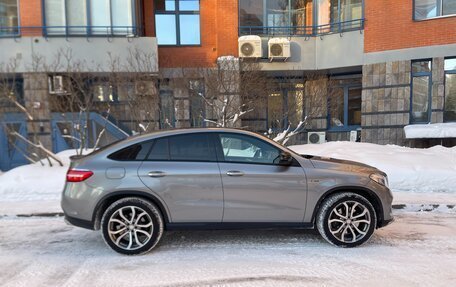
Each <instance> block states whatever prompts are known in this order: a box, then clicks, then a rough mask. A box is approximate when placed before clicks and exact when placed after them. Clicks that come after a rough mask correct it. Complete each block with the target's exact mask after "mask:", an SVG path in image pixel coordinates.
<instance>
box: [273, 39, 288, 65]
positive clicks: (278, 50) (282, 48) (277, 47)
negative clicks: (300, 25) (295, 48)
mask: <svg viewBox="0 0 456 287" xmlns="http://www.w3.org/2000/svg"><path fill="white" fill-rule="evenodd" d="M268 51H269V53H268V55H269V59H270V60H271V61H272V60H274V59H283V60H284V61H286V60H287V59H288V58H290V55H291V50H290V40H288V39H287V38H272V39H270V40H269V41H268Z"/></svg>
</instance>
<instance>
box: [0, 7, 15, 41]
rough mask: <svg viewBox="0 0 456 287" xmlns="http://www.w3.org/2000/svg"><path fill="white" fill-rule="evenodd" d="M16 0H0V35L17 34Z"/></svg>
mask: <svg viewBox="0 0 456 287" xmlns="http://www.w3.org/2000/svg"><path fill="white" fill-rule="evenodd" d="M17 3H18V0H0V37H1V36H11V35H17V34H19V28H18V26H19V20H18V7H17Z"/></svg>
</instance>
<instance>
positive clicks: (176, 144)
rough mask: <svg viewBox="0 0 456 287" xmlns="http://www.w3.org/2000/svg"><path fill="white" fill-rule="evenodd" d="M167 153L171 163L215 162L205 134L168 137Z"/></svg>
mask: <svg viewBox="0 0 456 287" xmlns="http://www.w3.org/2000/svg"><path fill="white" fill-rule="evenodd" d="M169 153H170V158H171V160H173V161H216V157H215V152H214V149H213V147H212V145H211V142H210V140H209V136H208V135H207V134H188V135H179V136H173V137H169Z"/></svg>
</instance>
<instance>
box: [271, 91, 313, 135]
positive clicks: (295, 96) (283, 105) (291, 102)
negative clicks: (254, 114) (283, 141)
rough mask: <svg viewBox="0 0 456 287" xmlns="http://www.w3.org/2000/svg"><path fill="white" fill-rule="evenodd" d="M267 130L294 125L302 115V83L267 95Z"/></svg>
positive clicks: (301, 118) (281, 128) (278, 129)
mask: <svg viewBox="0 0 456 287" xmlns="http://www.w3.org/2000/svg"><path fill="white" fill-rule="evenodd" d="M267 111H268V113H267V116H268V126H267V128H268V130H272V131H282V130H283V129H286V128H287V127H288V126H289V125H291V126H292V127H296V126H297V125H298V124H299V122H300V121H302V120H303V117H304V85H303V84H293V85H290V87H288V88H284V89H282V90H281V91H277V92H274V93H271V94H269V95H268V109H267Z"/></svg>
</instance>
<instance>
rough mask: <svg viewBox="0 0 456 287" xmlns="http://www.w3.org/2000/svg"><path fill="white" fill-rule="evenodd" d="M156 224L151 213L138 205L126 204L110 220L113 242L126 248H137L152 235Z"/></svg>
mask: <svg viewBox="0 0 456 287" xmlns="http://www.w3.org/2000/svg"><path fill="white" fill-rule="evenodd" d="M153 232H154V225H153V222H152V218H151V217H150V215H149V214H148V213H147V212H146V211H145V210H144V209H142V208H140V207H137V206H124V207H121V208H119V209H118V210H116V211H115V212H114V213H113V214H112V215H111V217H110V218H109V222H108V234H109V238H110V239H111V240H112V242H113V243H114V244H115V245H116V246H117V247H119V248H122V249H124V250H136V249H139V248H141V247H143V246H144V245H146V244H147V243H148V242H149V240H150V239H151V237H152V234H153Z"/></svg>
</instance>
